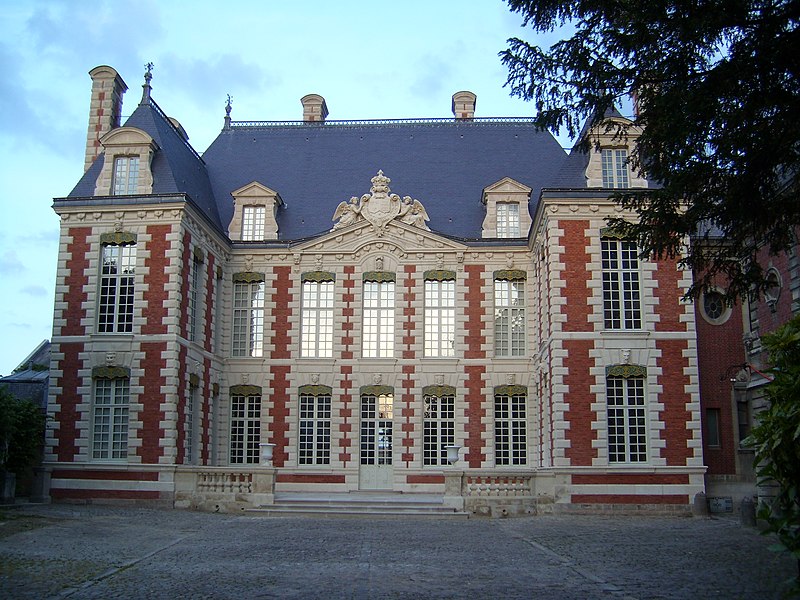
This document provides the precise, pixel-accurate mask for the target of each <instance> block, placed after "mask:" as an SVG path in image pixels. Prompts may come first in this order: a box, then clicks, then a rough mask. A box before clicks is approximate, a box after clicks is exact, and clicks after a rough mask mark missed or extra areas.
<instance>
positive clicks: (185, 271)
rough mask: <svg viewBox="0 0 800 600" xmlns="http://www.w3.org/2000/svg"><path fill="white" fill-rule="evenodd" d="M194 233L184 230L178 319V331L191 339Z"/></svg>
mask: <svg viewBox="0 0 800 600" xmlns="http://www.w3.org/2000/svg"><path fill="white" fill-rule="evenodd" d="M192 260H193V259H192V234H191V233H189V232H188V231H184V232H183V254H182V255H181V295H180V297H181V301H182V304H183V306H181V309H180V317H179V320H178V331H180V335H181V336H182V337H183V339H185V340H188V339H189V289H190V287H191V277H192V268H194V265H193V264H192Z"/></svg>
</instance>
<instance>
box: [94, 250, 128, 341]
mask: <svg viewBox="0 0 800 600" xmlns="http://www.w3.org/2000/svg"><path fill="white" fill-rule="evenodd" d="M112 269H115V270H116V272H111V270H112ZM99 288H100V289H99V290H98V295H97V296H98V298H97V332H98V333H133V316H134V308H135V294H136V244H135V243H134V244H103V245H102V250H101V254H100V286H99Z"/></svg>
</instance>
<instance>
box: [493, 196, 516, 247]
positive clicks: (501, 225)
mask: <svg viewBox="0 0 800 600" xmlns="http://www.w3.org/2000/svg"><path fill="white" fill-rule="evenodd" d="M495 211H496V223H497V230H496V233H497V237H498V238H503V239H507V238H518V237H520V235H521V234H520V231H521V229H522V226H521V224H520V214H519V213H520V207H519V202H497V203H496V204H495Z"/></svg>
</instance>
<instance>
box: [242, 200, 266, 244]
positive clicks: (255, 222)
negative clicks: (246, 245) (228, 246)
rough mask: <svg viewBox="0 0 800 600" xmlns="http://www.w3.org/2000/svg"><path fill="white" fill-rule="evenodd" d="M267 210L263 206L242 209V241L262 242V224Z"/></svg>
mask: <svg viewBox="0 0 800 600" xmlns="http://www.w3.org/2000/svg"><path fill="white" fill-rule="evenodd" d="M266 218H267V209H266V207H264V206H244V207H242V240H243V241H253V240H264V223H265V222H266Z"/></svg>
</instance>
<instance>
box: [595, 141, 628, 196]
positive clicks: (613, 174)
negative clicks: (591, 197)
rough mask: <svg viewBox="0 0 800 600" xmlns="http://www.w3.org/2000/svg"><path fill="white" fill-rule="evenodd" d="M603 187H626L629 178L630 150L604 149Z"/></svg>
mask: <svg viewBox="0 0 800 600" xmlns="http://www.w3.org/2000/svg"><path fill="white" fill-rule="evenodd" d="M602 167H603V187H605V188H626V187H629V186H630V182H629V179H628V151H627V150H613V149H604V150H603V151H602Z"/></svg>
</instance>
